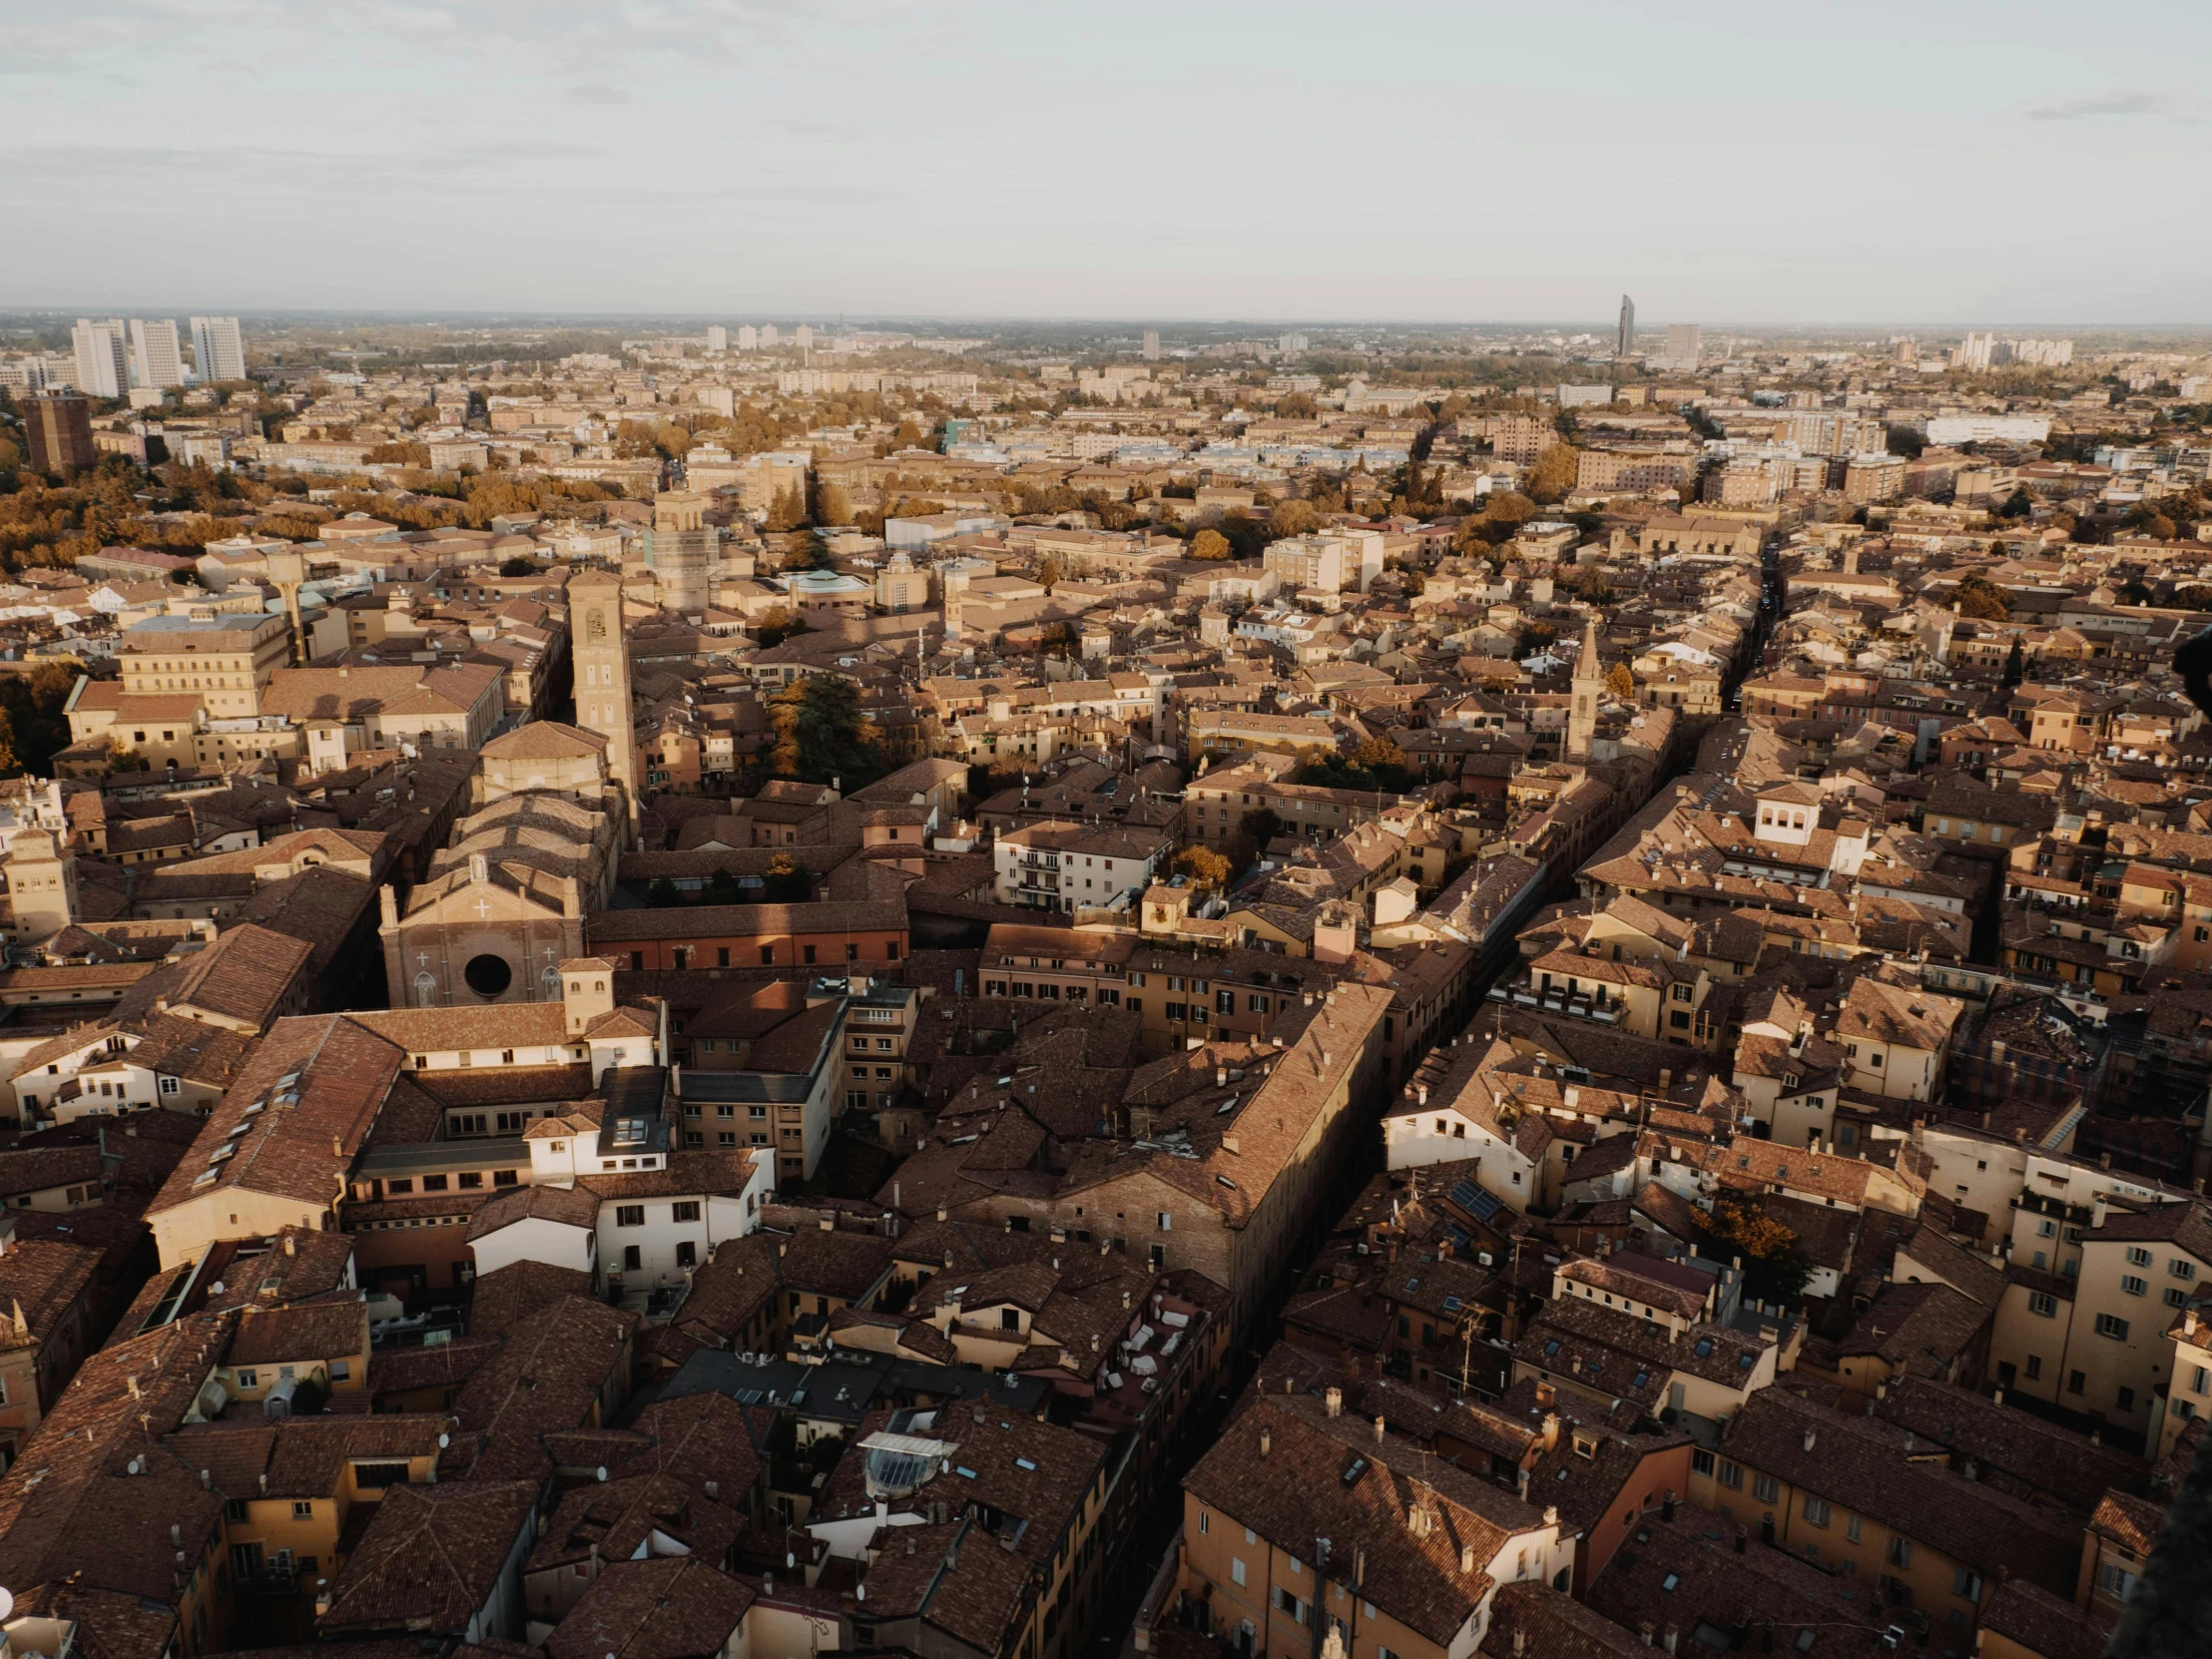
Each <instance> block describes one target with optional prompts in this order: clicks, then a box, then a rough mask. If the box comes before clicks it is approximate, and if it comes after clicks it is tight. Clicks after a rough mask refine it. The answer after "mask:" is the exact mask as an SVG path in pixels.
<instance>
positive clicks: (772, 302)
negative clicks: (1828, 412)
mask: <svg viewBox="0 0 2212 1659" xmlns="http://www.w3.org/2000/svg"><path fill="white" fill-rule="evenodd" d="M2207 63H2212V6H2206V5H2204V4H2202V3H2201V0H2199V3H2196V4H2139V5H2136V6H2132V7H2128V8H2125V9H2124V10H2122V11H2117V12H2111V13H2092V12H2083V11H2082V10H2081V9H2080V8H2079V7H2078V6H2066V7H2060V6H2057V5H2049V4H2043V3H2041V0H2007V3H2003V4H1983V3H1979V0H1975V3H1959V0H1915V3H1913V4H1890V3H1887V0H1857V3H1853V4H1848V5H1843V4H1829V5H1814V6H1795V7H1787V6H1775V5H1772V4H1766V3H1762V4H1756V5H1753V4H1742V5H1735V4H1705V5H1699V4H1676V5H1659V4H1653V3H1648V0H1639V3H1632V4H1582V5H1574V4H1554V5H1549V6H1530V5H1527V4H1526V3H1525V0H1516V3H1515V4H1512V5H1510V6H1501V5H1493V4H1488V3H1474V0H1457V3H1448V4H1442V3H1440V4H1420V5H1416V4H1390V3H1379V0H1367V3H1365V4H1361V5H1346V4H1342V3H1339V4H1331V5H1315V4H1305V3H1302V0H1277V3H1275V4H1272V5H1261V4H1244V5H1222V4H1213V3H1210V0H1178V3H1172V4H1168V3H1154V0H1109V3H1108V4H1104V5H1097V4H1093V5H1084V6H1074V5H1067V4H1058V3H1054V0H1029V3H1028V4H1001V3H998V0H968V3H966V4H954V5H945V4H935V5H924V4H918V3H916V4H902V3H897V0H786V3H781V4H770V3H766V0H691V3H685V0H605V3H592V0H454V3H451V4H447V3H444V0H392V3H377V0H366V3H348V0H325V3H323V4H317V5H295V4H285V3H281V0H71V3H70V4H67V5H61V4H56V3H54V0H0V109H5V110H6V112H7V119H6V120H5V122H4V123H0V226H4V227H5V228H6V230H5V243H6V245H7V249H8V253H7V257H6V258H5V259H0V305H57V306H64V307H80V306H81V307H85V308H88V309H92V308H98V309H129V308H134V307H136V308H146V309H151V308H155V307H165V308H173V309H176V310H179V311H184V310H188V309H191V308H196V307H197V308H209V307H216V308H220V309H223V310H226V311H229V310H245V309H253V308H257V307H278V306H303V307H322V306H332V307H373V308H379V309H382V308H392V309H400V308H443V307H466V308H471V309H487V310H496V309H515V310H548V309H594V310H624V311H652V310H659V309H682V310H694V311H697V310H705V311H709V312H715V313H720V314H725V315H727V317H728V318H729V319H730V320H732V321H740V320H745V319H747V318H758V319H769V318H775V317H792V316H797V315H801V314H814V315H822V314H828V313H834V312H838V311H849V312H852V313H854V314H867V313H904V314H908V315H912V314H938V315H946V316H959V315H967V316H984V315H1000V316H1004V315H1027V316H1078V315H1100V316H1116V317H1146V316H1157V317H1162V318H1177V317H1238V318H1256V319H1261V318H1300V317H1303V318H1317V319H1326V318H1353V317H1358V318H1436V319H1500V320H1502V319H1523V318H1524V319H1559V318H1587V319H1589V320H1591V321H1593V322H1594V321H1598V320H1601V319H1606V318H1610V316H1611V315H1612V313H1613V310H1614V307H1615V305H1616V303H1617V302H1618V297H1619V294H1620V292H1621V291H1622V290H1623V289H1626V290H1628V291H1629V292H1631V293H1633V294H1634V295H1635V297H1636V302H1637V306H1638V309H1639V312H1640V314H1641V315H1642V317H1644V318H1645V319H1647V320H1651V321H1664V320H1666V319H1668V318H1676V319H1689V320H1699V321H1703V322H1706V323H1708V324H1726V323H1730V322H1737V323H1744V324H1758V323H1775V322H1804V321H1872V322H1882V321H1895V322H1951V323H1974V324H1986V323H2012V324H2026V323H2035V322H2078V323H2097V322H2212V282H2208V278H2207V275H2206V273H2207V272H2208V271H2212V259H2208V255H2212V222H2208V220H2207V218H2206V216H2205V214H2204V212H2203V205H2204V204H2203V187H2202V181H2203V179H2204V178H2205V176H2206V162H2207V160H2208V156H2207V151H2208V149H2212V125H2208V117H2212V94H2207V93H2206V92H2205V91H2204V90H2202V89H2203V85H2204V76H2203V70H2204V67H2205V65H2206V64H2207Z"/></svg>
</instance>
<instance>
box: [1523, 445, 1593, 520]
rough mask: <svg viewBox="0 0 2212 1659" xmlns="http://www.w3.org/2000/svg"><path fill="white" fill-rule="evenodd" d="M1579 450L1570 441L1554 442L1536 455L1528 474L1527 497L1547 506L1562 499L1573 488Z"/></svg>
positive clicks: (1579, 458)
mask: <svg viewBox="0 0 2212 1659" xmlns="http://www.w3.org/2000/svg"><path fill="white" fill-rule="evenodd" d="M1580 460H1581V451H1580V450H1578V449H1576V448H1575V447H1574V445H1573V444H1571V443H1555V444H1553V445H1552V446H1551V447H1550V448H1549V449H1546V450H1545V451H1544V452H1543V453H1542V454H1541V455H1539V456H1537V457H1536V465H1535V467H1534V469H1533V470H1531V471H1530V473H1529V474H1528V497H1529V499H1530V500H1531V501H1534V502H1536V503H1538V504H1539V505H1544V506H1549V505H1550V504H1551V503H1553V502H1555V501H1564V500H1565V499H1566V496H1567V492H1568V491H1569V490H1571V489H1573V488H1574V474H1575V467H1576V464H1577V463H1578V462H1579V461H1580Z"/></svg>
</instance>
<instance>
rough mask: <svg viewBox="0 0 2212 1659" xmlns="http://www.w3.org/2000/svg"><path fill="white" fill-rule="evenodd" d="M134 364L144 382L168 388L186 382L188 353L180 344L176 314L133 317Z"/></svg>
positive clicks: (145, 384) (141, 380)
mask: <svg viewBox="0 0 2212 1659" xmlns="http://www.w3.org/2000/svg"><path fill="white" fill-rule="evenodd" d="M131 364H132V366H133V367H134V368H136V369H137V371H138V383H139V384H140V385H142V386H152V387H156V388H164V389H166V388H167V387H170V386H181V385H183V384H184V383H185V354H184V353H183V352H182V351H180V350H179V349H178V348H177V319H176V318H175V317H173V316H154V317H144V316H134V317H133V318H131Z"/></svg>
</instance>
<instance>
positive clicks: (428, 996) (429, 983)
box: [414, 968, 438, 1008]
mask: <svg viewBox="0 0 2212 1659" xmlns="http://www.w3.org/2000/svg"><path fill="white" fill-rule="evenodd" d="M414 988H415V1000H416V1001H417V1002H419V1003H421V1004H422V1006H423V1007H425V1008H427V1007H429V1006H430V1005H431V1003H433V1002H435V1001H436V1000H437V995H438V981H437V976H436V975H435V974H433V973H431V972H430V971H429V969H427V968H425V969H424V970H423V971H422V972H420V973H418V974H416V975H415V976H414Z"/></svg>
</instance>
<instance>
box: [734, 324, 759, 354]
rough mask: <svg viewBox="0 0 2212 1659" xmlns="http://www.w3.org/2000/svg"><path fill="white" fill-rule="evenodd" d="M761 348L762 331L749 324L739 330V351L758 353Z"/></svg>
mask: <svg viewBox="0 0 2212 1659" xmlns="http://www.w3.org/2000/svg"><path fill="white" fill-rule="evenodd" d="M760 348H761V330H760V329H758V328H756V327H754V326H753V325H752V324H750V323H748V324H746V325H745V326H744V327H742V328H740V329H739V330H738V349H739V350H740V351H758V350H760Z"/></svg>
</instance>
